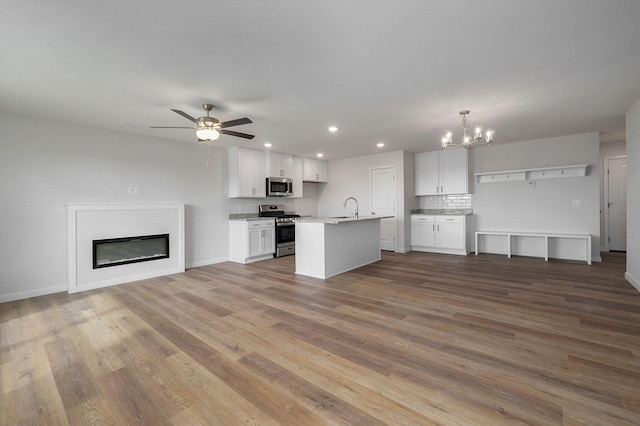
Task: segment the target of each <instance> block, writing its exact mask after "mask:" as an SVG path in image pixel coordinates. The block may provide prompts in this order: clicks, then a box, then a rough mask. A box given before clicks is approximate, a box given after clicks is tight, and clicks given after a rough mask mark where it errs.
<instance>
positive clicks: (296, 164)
mask: <svg viewBox="0 0 640 426" xmlns="http://www.w3.org/2000/svg"><path fill="white" fill-rule="evenodd" d="M303 170H304V166H303V160H302V157H293V174H292V175H291V176H289V177H290V178H291V179H293V196H292V198H302V197H303V194H302V190H303V186H304V185H303V184H302V177H303Z"/></svg>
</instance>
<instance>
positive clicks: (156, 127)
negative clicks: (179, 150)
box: [149, 126, 195, 129]
mask: <svg viewBox="0 0 640 426" xmlns="http://www.w3.org/2000/svg"><path fill="white" fill-rule="evenodd" d="M149 127H151V128H152V129H195V127H173V126H149Z"/></svg>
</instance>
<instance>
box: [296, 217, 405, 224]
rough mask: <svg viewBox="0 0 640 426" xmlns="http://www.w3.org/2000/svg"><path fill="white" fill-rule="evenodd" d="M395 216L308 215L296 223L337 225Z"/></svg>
mask: <svg viewBox="0 0 640 426" xmlns="http://www.w3.org/2000/svg"><path fill="white" fill-rule="evenodd" d="M390 217H393V216H359V217H358V218H357V219H356V218H355V217H353V216H349V217H307V218H300V220H298V221H297V222H296V223H325V224H328V225H337V224H340V223H348V222H359V221H363V220H373V219H387V218H390Z"/></svg>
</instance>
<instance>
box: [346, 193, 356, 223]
mask: <svg viewBox="0 0 640 426" xmlns="http://www.w3.org/2000/svg"><path fill="white" fill-rule="evenodd" d="M349 200H353V201H355V202H356V214H355V216H356V219H357V218H358V200H356V199H355V198H353V197H349V198H347V199H346V200H344V207H347V201H349Z"/></svg>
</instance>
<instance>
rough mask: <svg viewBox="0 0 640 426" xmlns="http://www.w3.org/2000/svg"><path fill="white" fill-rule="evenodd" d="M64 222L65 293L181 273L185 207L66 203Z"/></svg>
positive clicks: (183, 263)
mask: <svg viewBox="0 0 640 426" xmlns="http://www.w3.org/2000/svg"><path fill="white" fill-rule="evenodd" d="M67 222H68V223H67V229H68V271H69V284H68V291H69V293H75V292H79V291H84V290H90V289H94V288H100V287H106V286H109V285H115V284H121V283H126V282H130V281H137V280H141V279H147V278H153V277H158V276H162V275H170V274H176V273H179V272H184V270H185V254H184V251H185V242H184V235H185V230H184V204H171V205H155V204H154V205H146V204H145V205H131V204H115V205H113V204H110V205H103V204H68V205H67ZM126 241H129V244H128V247H127V244H124V245H122V244H121V243H125V242H126ZM163 241H166V243H165V242H163ZM96 246H97V253H98V258H97V259H96V258H95V257H94V252H95V251H96ZM103 249H106V250H103ZM101 252H103V253H102V254H101ZM164 252H166V253H164ZM101 256H102V259H101V260H100V257H101Z"/></svg>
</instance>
